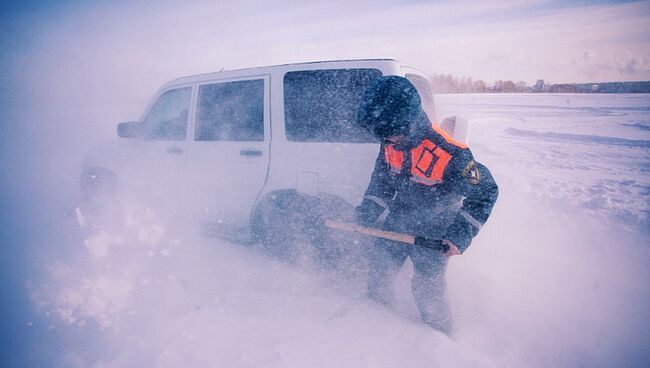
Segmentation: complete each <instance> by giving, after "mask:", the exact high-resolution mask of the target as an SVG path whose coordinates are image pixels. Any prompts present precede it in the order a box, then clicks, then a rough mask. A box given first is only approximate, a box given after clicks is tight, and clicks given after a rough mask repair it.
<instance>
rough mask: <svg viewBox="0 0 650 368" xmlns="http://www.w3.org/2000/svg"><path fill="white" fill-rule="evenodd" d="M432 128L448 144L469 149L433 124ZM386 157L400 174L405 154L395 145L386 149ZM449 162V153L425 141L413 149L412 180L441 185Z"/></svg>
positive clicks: (391, 166)
mask: <svg viewBox="0 0 650 368" xmlns="http://www.w3.org/2000/svg"><path fill="white" fill-rule="evenodd" d="M432 128H433V130H434V131H436V132H437V133H438V134H440V135H442V136H443V138H444V139H445V140H446V141H447V142H449V143H451V144H453V145H455V146H458V147H461V148H466V147H467V146H466V145H464V144H462V143H459V142H456V141H454V140H453V138H451V137H450V136H449V135H448V134H446V132H444V131H443V130H442V129H439V128H438V127H436V126H435V125H433V124H432ZM385 155H386V163H388V166H389V167H390V169H391V171H393V172H395V173H398V174H399V173H400V172H401V171H402V162H403V161H404V153H403V152H402V151H398V150H396V149H395V147H394V145H393V144H389V145H388V146H387V147H386V149H385ZM449 161H451V154H449V152H447V151H445V150H444V149H442V147H438V146H436V145H435V144H434V143H433V142H432V141H430V140H429V139H424V140H423V141H422V143H420V145H419V146H417V147H415V148H413V149H411V180H413V181H415V182H417V183H420V184H424V185H429V186H431V185H434V184H438V183H441V182H442V177H443V175H444V173H445V169H446V168H447V165H449Z"/></svg>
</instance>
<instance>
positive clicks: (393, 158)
mask: <svg viewBox="0 0 650 368" xmlns="http://www.w3.org/2000/svg"><path fill="white" fill-rule="evenodd" d="M384 154H385V156H386V163H387V164H388V166H389V167H390V169H391V170H392V171H393V172H395V173H397V174H399V173H400V172H401V171H402V161H404V153H402V151H398V150H396V149H395V147H393V145H392V144H390V145H388V147H386V151H385V152H384Z"/></svg>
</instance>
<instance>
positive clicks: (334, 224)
mask: <svg viewBox="0 0 650 368" xmlns="http://www.w3.org/2000/svg"><path fill="white" fill-rule="evenodd" d="M325 226H327V227H329V228H330V229H337V230H343V231H352V232H356V233H359V234H363V235H369V236H374V237H376V238H383V239H388V240H394V241H398V242H402V243H407V244H415V236H413V235H408V234H402V233H396V232H393V231H384V230H377V229H373V228H371V227H366V226H360V225H356V224H350V223H347V222H340V221H335V220H325Z"/></svg>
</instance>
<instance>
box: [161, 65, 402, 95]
mask: <svg viewBox="0 0 650 368" xmlns="http://www.w3.org/2000/svg"><path fill="white" fill-rule="evenodd" d="M366 63H367V64H373V63H374V64H387V63H390V64H397V65H399V62H398V61H397V60H395V59H390V58H374V59H342V60H325V61H308V62H300V63H286V64H277V65H269V66H259V67H250V68H242V69H232V70H220V71H217V72H209V73H201V74H194V75H189V76H184V77H180V78H176V79H173V80H171V81H169V82H167V83H165V85H164V86H163V87H162V89H165V88H169V87H170V86H176V85H181V84H187V83H197V82H201V81H207V80H212V79H226V78H230V77H240V76H245V75H261V74H270V73H272V72H273V71H277V70H280V69H287V70H299V69H301V68H302V67H306V68H307V69H312V68H313V67H314V66H318V65H323V66H330V67H335V66H337V64H338V65H340V66H345V64H366ZM400 66H403V65H400Z"/></svg>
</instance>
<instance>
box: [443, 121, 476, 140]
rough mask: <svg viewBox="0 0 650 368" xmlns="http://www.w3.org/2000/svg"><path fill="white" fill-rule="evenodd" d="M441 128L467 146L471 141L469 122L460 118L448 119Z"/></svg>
mask: <svg viewBox="0 0 650 368" xmlns="http://www.w3.org/2000/svg"><path fill="white" fill-rule="evenodd" d="M440 127H441V128H442V129H443V130H444V131H446V132H447V133H448V134H449V135H450V136H452V138H454V139H455V140H457V141H459V142H461V143H464V144H467V142H468V141H469V121H467V119H465V118H462V117H460V116H450V117H446V118H444V119H443V120H442V123H440Z"/></svg>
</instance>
